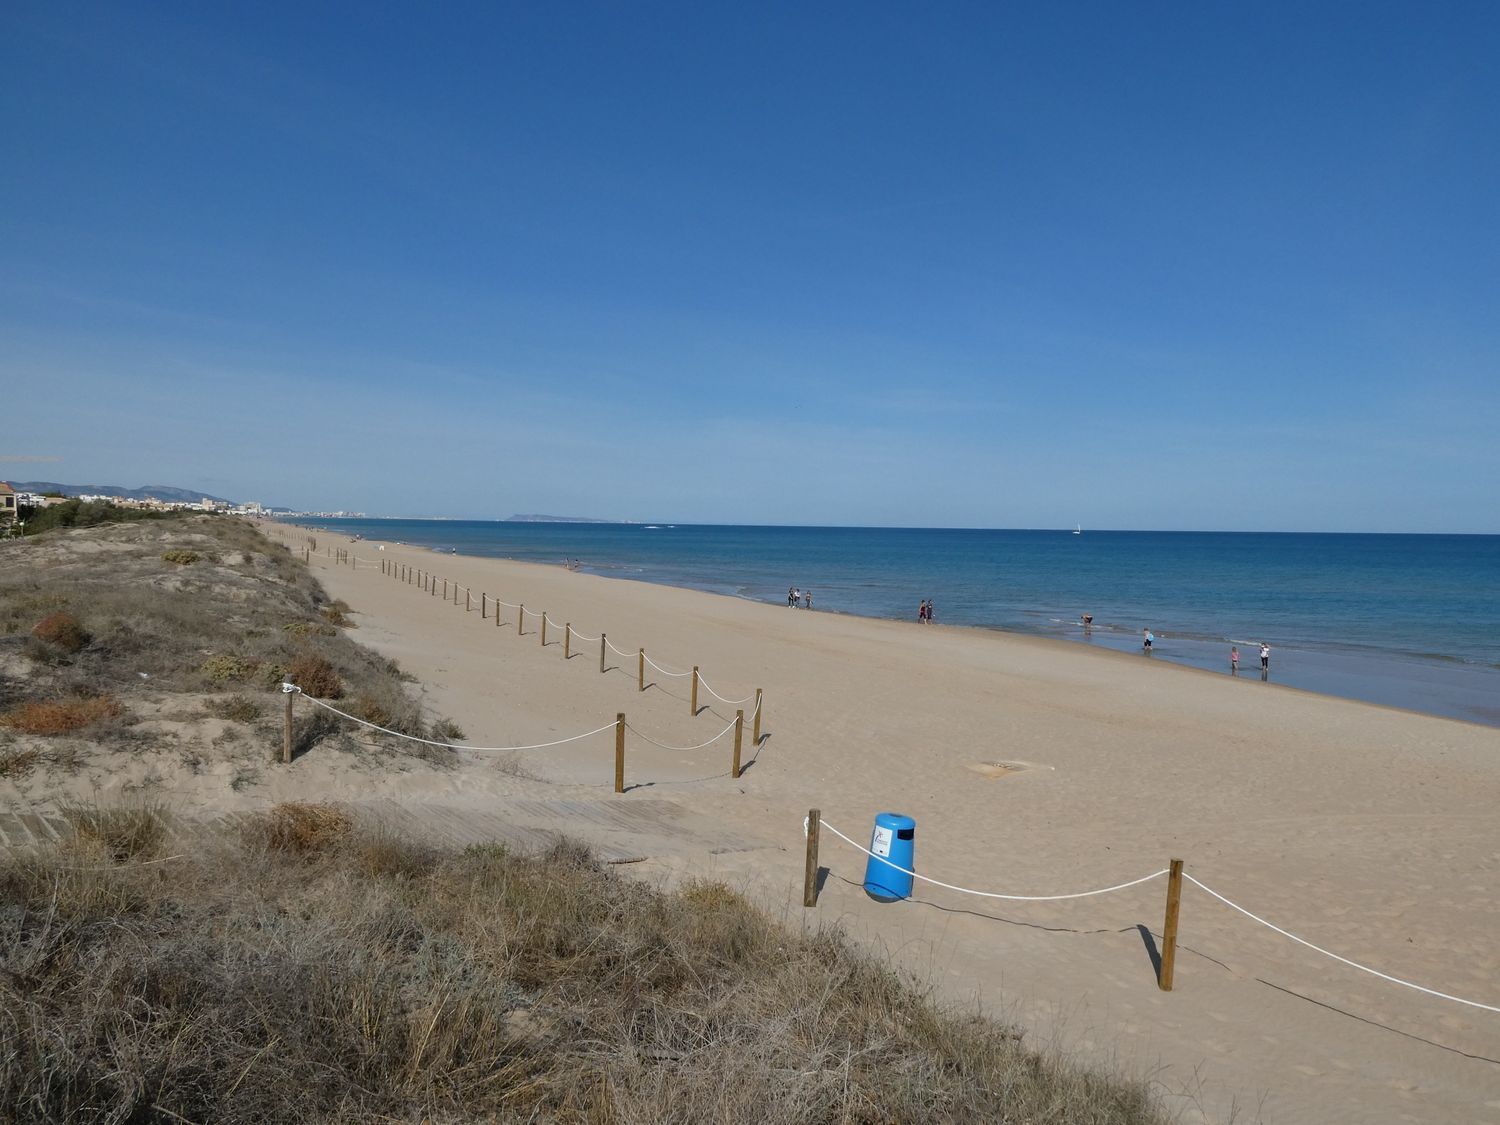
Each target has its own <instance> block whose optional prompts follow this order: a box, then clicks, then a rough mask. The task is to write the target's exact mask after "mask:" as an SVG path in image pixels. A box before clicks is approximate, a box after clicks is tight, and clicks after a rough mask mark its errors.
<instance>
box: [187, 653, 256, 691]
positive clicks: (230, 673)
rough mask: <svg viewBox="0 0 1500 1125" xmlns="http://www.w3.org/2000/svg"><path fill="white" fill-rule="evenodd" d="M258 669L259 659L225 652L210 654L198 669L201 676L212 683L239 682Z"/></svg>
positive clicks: (248, 677)
mask: <svg viewBox="0 0 1500 1125" xmlns="http://www.w3.org/2000/svg"><path fill="white" fill-rule="evenodd" d="M260 670H261V665H260V662H259V661H257V660H250V659H248V658H247V657H243V656H235V655H234V654H233V653H227V652H226V653H219V654H218V655H216V656H210V657H209V658H208V659H207V660H205V661H204V662H203V664H202V665H201V666H200V667H199V669H198V671H199V672H200V673H202V675H203V678H204V679H206V680H208V681H209V683H213V684H228V683H239V682H242V681H244V680H248V679H250V678H251V677H253V676H254V675H255V674H256V673H257V672H259V671H260Z"/></svg>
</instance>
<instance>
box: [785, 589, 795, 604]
mask: <svg viewBox="0 0 1500 1125" xmlns="http://www.w3.org/2000/svg"><path fill="white" fill-rule="evenodd" d="M786 604H787V605H789V606H795V605H796V604H797V587H795V586H788V587H787V588H786Z"/></svg>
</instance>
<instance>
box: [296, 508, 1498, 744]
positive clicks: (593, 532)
mask: <svg viewBox="0 0 1500 1125" xmlns="http://www.w3.org/2000/svg"><path fill="white" fill-rule="evenodd" d="M299 522H303V523H306V524H307V525H309V526H315V527H323V528H326V529H327V530H328V531H329V532H330V533H334V534H338V535H341V536H354V535H362V536H364V537H365V538H369V539H385V540H399V541H401V542H404V543H408V544H413V545H417V546H425V547H430V548H433V549H434V550H440V551H444V552H447V551H457V552H458V553H460V554H468V555H481V556H488V557H498V558H512V559H523V560H529V561H535V562H549V563H559V564H561V563H562V561H563V560H564V559H577V560H578V561H579V563H580V565H581V568H582V569H583V570H586V571H591V572H593V573H596V574H602V575H607V576H615V577H622V578H632V579H637V580H641V581H646V582H658V583H663V584H666V585H671V586H686V587H690V588H693V589H699V590H708V591H712V592H715V593H722V594H728V595H731V596H734V597H742V598H749V599H752V600H755V601H763V602H769V603H772V604H778V605H785V603H786V594H787V587H788V586H796V587H798V588H799V589H810V590H811V591H812V594H813V608H814V610H815V611H818V612H831V613H850V614H857V615H861V616H867V617H884V618H894V619H897V620H902V619H904V620H909V621H912V622H913V623H915V621H916V613H917V604H918V602H919V601H921V600H922V599H923V598H931V599H933V602H934V606H935V610H936V613H935V619H936V621H937V622H938V623H939V624H949V625H970V626H976V627H980V628H987V629H1000V630H1007V631H1012V632H1018V633H1030V634H1036V635H1041V636H1051V637H1060V638H1064V639H1067V640H1071V641H1075V642H1077V643H1080V644H1092V645H1096V646H1101V647H1106V648H1113V649H1119V650H1122V651H1128V652H1134V653H1139V652H1140V639H1141V631H1142V629H1144V628H1148V627H1149V628H1150V629H1151V630H1152V631H1153V632H1154V633H1155V635H1156V646H1155V649H1154V651H1153V653H1152V655H1151V656H1150V657H1145V656H1143V657H1142V659H1151V660H1156V661H1163V662H1169V663H1180V664H1188V665H1192V666H1195V667H1200V668H1205V669H1209V670H1212V671H1215V672H1221V673H1223V674H1226V675H1227V674H1228V672H1229V648H1230V645H1231V644H1238V646H1239V649H1240V663H1241V672H1240V676H1241V678H1242V679H1250V680H1257V681H1258V680H1259V675H1260V674H1259V658H1258V653H1259V644H1260V642H1261V641H1265V642H1267V643H1269V644H1270V645H1271V646H1272V659H1271V677H1270V678H1271V679H1272V680H1274V681H1275V682H1278V683H1282V684H1288V685H1291V686H1294V687H1300V688H1305V689H1307V690H1310V691H1318V692H1324V693H1327V694H1332V695H1340V696H1345V697H1348V698H1352V699H1361V700H1365V701H1368V702H1374V703H1382V704H1388V705H1391V706H1397V707H1407V708H1411V709H1414V710H1419V711H1425V712H1428V713H1431V714H1436V715H1443V716H1447V717H1451V718H1459V719H1466V720H1469V721H1472V722H1480V723H1485V724H1488V725H1492V726H1500V536H1493V535H1452V536H1448V535H1333V534H1328V535H1321V534H1292V533H1286V534H1266V533H1251V532H1246V533H1237V532H1160V531H1085V532H1084V533H1083V534H1081V535H1075V534H1073V533H1072V532H1071V531H1066V530H1065V531H992V530H966V529H920V528H861V527H744V526H712V525H697V524H677V525H671V524H659V525H642V524H568V523H508V522H496V521H467V520H465V521H460V520H304V521H299ZM1085 613H1089V614H1092V615H1093V626H1092V628H1090V629H1087V630H1086V629H1084V628H1083V627H1082V626H1081V625H1080V617H1081V615H1082V614H1085Z"/></svg>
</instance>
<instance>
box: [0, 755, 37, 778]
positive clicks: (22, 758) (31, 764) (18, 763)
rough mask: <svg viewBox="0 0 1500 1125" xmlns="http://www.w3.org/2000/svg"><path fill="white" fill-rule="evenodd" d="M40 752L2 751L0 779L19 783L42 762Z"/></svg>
mask: <svg viewBox="0 0 1500 1125" xmlns="http://www.w3.org/2000/svg"><path fill="white" fill-rule="evenodd" d="M41 757H42V752H41V751H40V750H0V778H9V779H11V780H12V781H19V780H20V779H21V778H23V777H25V776H26V775H27V774H28V773H30V772H31V771H32V770H33V769H34V768H35V767H36V764H37V762H39V761H41Z"/></svg>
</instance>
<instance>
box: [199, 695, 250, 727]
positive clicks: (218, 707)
mask: <svg viewBox="0 0 1500 1125" xmlns="http://www.w3.org/2000/svg"><path fill="white" fill-rule="evenodd" d="M203 706H204V709H205V710H206V711H207V712H208V713H209V714H210V715H212V716H214V718H216V719H228V720H230V721H231V722H236V723H253V722H254V721H255V720H256V719H258V718H260V716H261V706H260V704H259V703H257V702H256V701H255V700H253V699H251V698H250V697H249V696H248V695H231V696H229V697H228V698H227V699H211V700H209V701H208V702H207V703H205V704H204V705H203Z"/></svg>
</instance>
